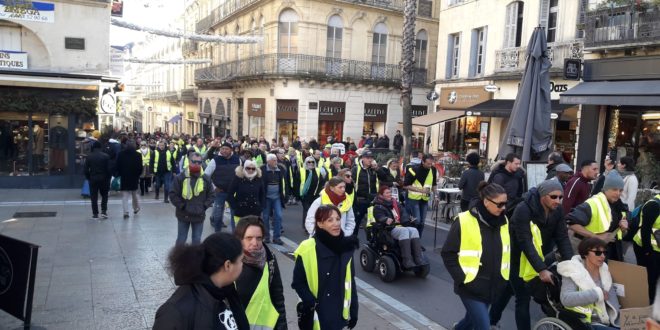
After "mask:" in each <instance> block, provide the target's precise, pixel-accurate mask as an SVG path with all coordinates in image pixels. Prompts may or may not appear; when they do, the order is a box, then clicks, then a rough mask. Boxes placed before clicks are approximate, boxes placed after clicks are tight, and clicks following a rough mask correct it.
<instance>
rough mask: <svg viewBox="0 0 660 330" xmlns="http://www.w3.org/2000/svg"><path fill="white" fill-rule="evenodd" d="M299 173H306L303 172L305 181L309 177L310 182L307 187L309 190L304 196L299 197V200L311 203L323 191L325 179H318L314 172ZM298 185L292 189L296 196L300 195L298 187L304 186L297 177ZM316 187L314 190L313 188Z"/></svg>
mask: <svg viewBox="0 0 660 330" xmlns="http://www.w3.org/2000/svg"><path fill="white" fill-rule="evenodd" d="M301 171H307V172H305V175H306V176H305V180H307V178H308V177H309V176H310V175H311V176H312V178H311V179H310V180H312V181H311V182H310V185H309V190H307V193H306V194H305V195H304V196H299V197H300V199H301V200H303V199H304V200H305V201H309V202H310V203H311V202H313V201H314V200H315V199H317V198H319V196H320V194H321V191H322V190H323V186H324V185H325V181H326V180H325V178H324V177H323V175H321V177H319V176H318V175H316V170H301ZM296 181H298V183H299V184H300V185H299V186H294V189H295V191H296V195H300V187H303V186H304V185H305V182H303V181H302V180H301V178H300V176H299V178H298V180H296ZM316 187H318V188H317V189H316V190H314V188H316Z"/></svg>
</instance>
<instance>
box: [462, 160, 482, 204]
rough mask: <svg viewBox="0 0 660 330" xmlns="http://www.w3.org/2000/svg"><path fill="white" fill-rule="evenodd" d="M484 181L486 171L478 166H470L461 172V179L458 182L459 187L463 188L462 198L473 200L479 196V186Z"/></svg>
mask: <svg viewBox="0 0 660 330" xmlns="http://www.w3.org/2000/svg"><path fill="white" fill-rule="evenodd" d="M481 181H484V172H482V171H481V170H479V168H478V167H476V166H470V168H468V169H467V170H465V171H463V173H461V181H459V182H458V188H459V189H461V199H462V200H464V201H471V200H473V199H475V198H479V193H478V192H477V186H478V185H479V182H481Z"/></svg>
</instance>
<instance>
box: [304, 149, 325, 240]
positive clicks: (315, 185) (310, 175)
mask: <svg viewBox="0 0 660 330" xmlns="http://www.w3.org/2000/svg"><path fill="white" fill-rule="evenodd" d="M324 185H325V176H324V175H323V174H322V173H321V170H320V169H319V168H318V167H317V166H316V160H314V157H312V156H309V157H307V158H305V168H304V169H302V170H301V171H300V201H301V202H302V207H303V214H302V227H303V230H305V231H307V227H306V226H305V220H306V219H307V212H308V211H309V208H310V206H311V205H312V203H313V202H314V201H315V200H316V199H317V198H319V196H320V194H321V190H323V187H324Z"/></svg>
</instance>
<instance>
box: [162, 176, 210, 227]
mask: <svg viewBox="0 0 660 330" xmlns="http://www.w3.org/2000/svg"><path fill="white" fill-rule="evenodd" d="M185 179H186V174H185V173H181V174H179V175H177V176H175V177H174V181H173V183H172V189H170V191H169V195H168V197H169V198H170V202H172V205H174V207H175V211H174V213H175V215H176V218H177V220H180V221H184V222H192V223H199V222H203V221H204V217H205V216H206V209H208V208H210V207H211V206H213V200H214V198H215V194H214V193H213V185H212V184H211V180H209V179H208V178H207V177H206V175H203V174H202V175H200V176H199V177H194V176H191V177H190V188H191V189H193V191H194V189H195V184H196V183H197V180H204V191H202V193H201V194H199V195H198V196H195V195H194V193H193V197H192V198H191V199H190V200H187V199H185V198H183V182H184V180H185Z"/></svg>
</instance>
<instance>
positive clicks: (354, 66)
mask: <svg viewBox="0 0 660 330" xmlns="http://www.w3.org/2000/svg"><path fill="white" fill-rule="evenodd" d="M263 76H292V77H299V78H312V79H319V80H336V81H349V82H376V83H382V84H388V85H395V84H398V83H399V81H400V79H401V70H400V68H399V66H398V65H396V64H377V63H372V62H363V61H354V60H344V59H337V58H331V57H323V56H313V55H303V54H265V55H259V56H255V57H250V58H246V59H241V60H238V61H233V62H228V63H223V64H220V65H215V66H210V67H206V68H201V69H197V70H195V83H196V84H198V85H199V84H208V83H213V82H216V83H217V82H228V81H233V80H241V79H250V78H260V77H263ZM427 76H428V72H427V70H426V69H418V70H417V71H416V73H415V77H414V78H415V79H414V82H415V84H416V85H422V84H425V83H426V81H427Z"/></svg>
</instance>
